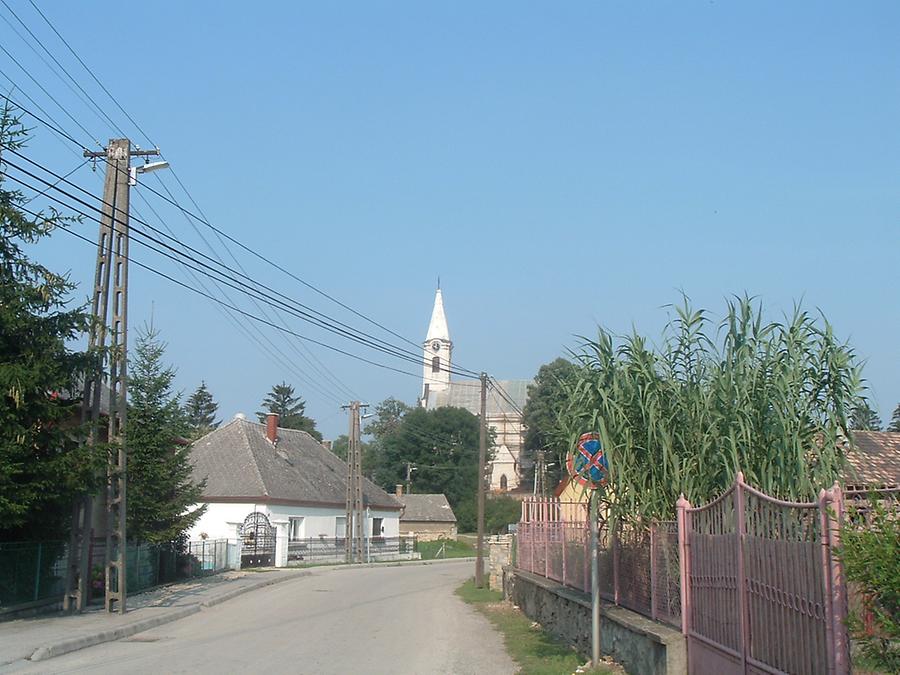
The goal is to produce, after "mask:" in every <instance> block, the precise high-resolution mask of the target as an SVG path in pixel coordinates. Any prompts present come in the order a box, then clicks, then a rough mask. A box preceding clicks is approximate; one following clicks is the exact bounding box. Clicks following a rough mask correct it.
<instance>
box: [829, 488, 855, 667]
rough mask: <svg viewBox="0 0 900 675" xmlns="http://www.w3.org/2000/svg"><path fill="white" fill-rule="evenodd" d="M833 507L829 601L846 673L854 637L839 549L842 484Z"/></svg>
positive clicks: (839, 661) (838, 663)
mask: <svg viewBox="0 0 900 675" xmlns="http://www.w3.org/2000/svg"><path fill="white" fill-rule="evenodd" d="M828 492H829V493H830V497H831V499H830V501H831V510H830V513H829V514H828V520H829V523H828V526H829V527H828V554H829V555H828V570H829V579H830V582H831V583H830V585H831V596H830V597H829V598H828V604H830V605H832V609H831V621H832V625H833V626H834V629H833V636H834V638H833V639H834V670H835V672H836V673H839V674H840V675H843V674H844V673H849V672H850V636H849V635H848V634H847V624H846V619H847V587H846V584H845V581H844V570H843V566H842V565H841V560H840V558H838V556H837V555H836V554H835V549H836V548H837V547H838V546H840V544H841V529H840V528H841V525H842V524H843V521H844V495H843V492H842V491H841V486H840V485H838V484H837V483H835V484H834V487H832V488H831V489H830V490H829V491H828Z"/></svg>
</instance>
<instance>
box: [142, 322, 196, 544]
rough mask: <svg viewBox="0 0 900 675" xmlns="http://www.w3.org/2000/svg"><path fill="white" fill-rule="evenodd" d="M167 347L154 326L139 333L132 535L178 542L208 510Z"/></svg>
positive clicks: (152, 540) (159, 541)
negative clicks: (202, 504)
mask: <svg viewBox="0 0 900 675" xmlns="http://www.w3.org/2000/svg"><path fill="white" fill-rule="evenodd" d="M165 351H166V345H165V343H163V342H161V341H160V339H159V333H158V332H157V331H155V330H154V329H153V328H152V327H145V328H144V329H143V330H142V331H140V332H139V333H138V339H137V342H136V344H135V349H134V357H133V359H132V360H131V376H130V377H129V378H128V395H129V401H128V403H129V405H128V425H127V427H126V434H127V438H126V440H127V444H128V523H127V527H128V536H129V538H130V539H136V540H140V541H147V542H150V543H163V542H168V541H178V540H180V539H182V537H183V536H184V534H183V533H184V531H185V530H186V529H187V528H189V527H190V526H191V525H193V524H194V522H196V520H197V519H198V518H199V517H200V515H201V514H202V513H203V510H204V509H195V510H193V511H189V508H190V507H191V506H193V505H194V504H196V503H197V502H199V501H200V497H201V495H202V494H203V486H202V485H195V484H194V483H193V482H192V480H191V465H190V462H189V454H190V447H189V445H188V444H187V443H186V442H185V441H184V440H183V438H184V436H185V435H186V434H187V433H188V431H189V427H188V423H187V420H186V419H185V417H184V415H183V413H182V410H181V406H180V400H179V395H177V394H174V393H173V392H172V382H173V380H174V379H175V370H174V369H173V368H171V367H170V366H165V365H163V356H164V355H165Z"/></svg>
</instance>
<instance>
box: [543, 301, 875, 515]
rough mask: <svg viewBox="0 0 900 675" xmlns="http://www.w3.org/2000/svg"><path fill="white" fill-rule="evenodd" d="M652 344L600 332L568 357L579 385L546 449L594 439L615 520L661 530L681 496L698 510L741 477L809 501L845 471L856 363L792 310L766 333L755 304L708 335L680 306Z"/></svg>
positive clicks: (857, 385) (701, 315)
mask: <svg viewBox="0 0 900 675" xmlns="http://www.w3.org/2000/svg"><path fill="white" fill-rule="evenodd" d="M673 309H674V314H673V316H672V318H671V319H670V321H669V323H668V325H667V327H666V329H665V331H664V336H663V340H662V342H661V344H660V345H659V346H658V347H657V348H653V347H652V346H650V345H649V344H648V342H647V340H646V339H645V338H644V337H642V336H641V335H639V334H637V333H636V332H634V333H632V334H630V335H627V336H624V337H623V338H621V339H619V340H616V339H614V337H613V336H612V335H611V334H610V333H609V332H607V331H605V330H603V329H600V331H599V334H598V336H597V338H596V339H593V340H587V339H586V340H584V342H583V344H582V345H581V347H580V349H579V350H578V351H577V352H576V353H575V354H574V356H575V357H576V360H577V362H578V363H579V375H578V377H577V378H576V379H575V380H574V382H573V383H572V384H571V385H569V386H568V390H567V397H566V401H565V404H564V405H563V408H562V409H561V410H560V411H559V418H558V425H557V429H556V431H555V435H556V440H557V441H558V442H559V445H560V446H561V447H568V448H571V447H574V444H575V442H576V440H577V438H578V436H579V435H580V434H581V433H584V432H585V431H588V430H597V431H599V433H600V434H601V438H602V439H603V442H604V445H605V447H606V449H607V452H608V456H609V459H610V464H611V471H610V487H609V489H608V490H607V492H606V499H607V501H608V502H609V506H610V509H611V512H612V514H613V516H614V517H616V518H621V517H625V518H664V517H671V516H672V515H673V513H674V509H675V502H676V500H677V499H678V495H679V493H681V492H683V493H684V494H685V496H687V498H688V499H689V500H691V501H692V502H693V503H695V504H699V503H704V502H706V501H708V500H710V499H712V498H713V497H715V496H716V495H717V494H719V493H721V492H722V491H723V490H725V489H727V487H728V486H729V485H731V483H732V482H733V480H734V476H735V474H736V472H737V471H743V472H744V475H745V478H746V479H747V480H748V481H749V482H750V483H751V484H753V485H755V486H757V487H759V488H760V489H762V490H764V491H765V492H767V493H769V494H772V495H776V496H779V497H781V498H784V499H794V500H799V499H811V498H813V497H814V496H815V494H816V492H817V491H818V489H819V488H821V487H823V486H827V485H829V484H830V483H831V482H833V481H834V479H835V478H836V476H837V475H838V474H839V472H840V470H841V468H842V466H843V461H844V457H843V454H842V453H843V450H842V445H841V443H840V439H841V437H842V436H844V435H845V434H846V429H847V427H848V423H847V416H848V414H849V411H850V410H851V409H852V408H853V405H854V403H855V402H856V401H857V400H858V395H859V392H860V391H861V385H862V382H861V379H860V374H859V369H858V367H857V366H856V364H855V361H856V359H855V355H854V353H853V350H852V349H851V348H850V347H849V346H848V345H847V344H846V343H841V342H839V341H838V340H837V339H836V338H835V336H834V333H833V331H832V328H831V325H830V324H829V323H828V321H827V320H826V319H825V318H824V317H818V318H816V317H813V316H811V315H810V314H808V313H807V312H806V311H804V310H802V309H801V308H800V307H799V306H798V307H795V309H794V311H793V313H792V314H791V315H790V316H788V317H786V318H785V319H784V320H783V321H780V322H778V321H776V322H766V321H764V319H763V311H762V306H761V304H760V303H758V302H755V301H754V300H752V299H750V298H747V297H742V298H735V299H734V300H731V301H729V302H728V303H727V311H726V313H725V317H724V319H723V320H722V321H721V322H720V323H719V324H718V325H716V324H715V323H714V322H713V320H712V319H711V318H710V316H709V314H708V313H707V312H706V311H704V310H694V309H693V308H692V307H691V305H690V303H689V301H688V300H687V299H685V300H684V303H683V304H682V305H681V306H679V307H675V308H673Z"/></svg>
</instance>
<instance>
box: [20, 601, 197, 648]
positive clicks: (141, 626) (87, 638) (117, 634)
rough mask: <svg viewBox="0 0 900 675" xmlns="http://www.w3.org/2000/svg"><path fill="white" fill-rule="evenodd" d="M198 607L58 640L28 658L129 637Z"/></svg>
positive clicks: (187, 613) (181, 616)
mask: <svg viewBox="0 0 900 675" xmlns="http://www.w3.org/2000/svg"><path fill="white" fill-rule="evenodd" d="M200 609H201V608H200V605H188V606H187V607H182V608H181V609H177V610H174V611H172V612H169V613H167V614H164V615H162V616H155V617H153V618H152V619H143V620H141V621H135V622H134V623H130V624H126V625H124V626H119V627H118V628H113V629H110V630H105V631H101V632H99V633H94V634H93V635H83V636H81V637H77V638H69V639H68V640H60V641H59V642H55V643H52V644H49V645H45V646H43V647H38V648H37V649H36V650H35V651H34V654H32V655H31V657H30V659H29V660H30V661H46V660H47V659H52V658H53V657H55V656H62V655H63V654H68V653H70V652H77V651H79V650H81V649H86V648H87V647H93V646H94V645H99V644H103V643H104V642H112V641H114V640H121V639H122V638H125V637H130V636H132V635H134V634H136V633H141V632H143V631H145V630H150V629H151V628H156V627H157V626H161V625H163V624H166V623H169V622H171V621H178V619H183V618H184V617H186V616H190V615H191V614H196V613H197V612H199V611H200Z"/></svg>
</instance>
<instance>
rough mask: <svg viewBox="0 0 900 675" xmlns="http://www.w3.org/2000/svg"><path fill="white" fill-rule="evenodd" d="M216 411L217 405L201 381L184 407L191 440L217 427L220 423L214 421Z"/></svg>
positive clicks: (204, 383)
mask: <svg viewBox="0 0 900 675" xmlns="http://www.w3.org/2000/svg"><path fill="white" fill-rule="evenodd" d="M218 410H219V404H218V403H216V401H215V400H214V399H213V397H212V394H211V393H209V389H207V387H206V382H204V381H201V382H200V386H199V387H197V390H196V391H195V392H194V393H193V394H191V395H190V396H189V397H188V400H187V403H186V404H185V406H184V414H185V416H186V417H187V423H188V426H189V427H190V429H191V438H193V439H197V438H200V437H201V436H205V435H206V434H208V433H209V432H210V431H212V430H213V429H217V428H218V427H219V424H220V422H219V421H218V420H216V413H217V412H218Z"/></svg>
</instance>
